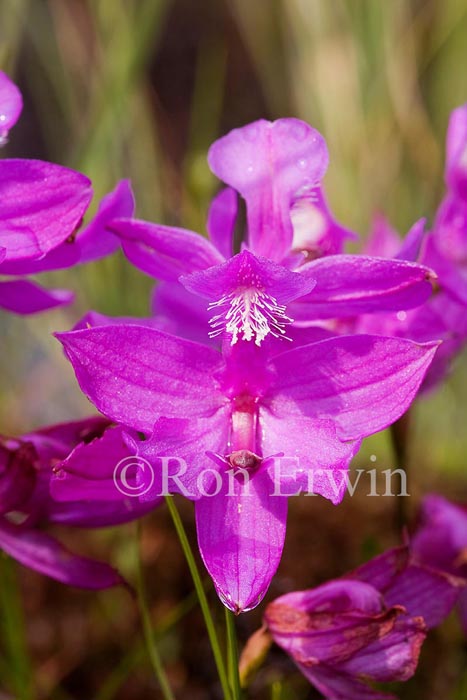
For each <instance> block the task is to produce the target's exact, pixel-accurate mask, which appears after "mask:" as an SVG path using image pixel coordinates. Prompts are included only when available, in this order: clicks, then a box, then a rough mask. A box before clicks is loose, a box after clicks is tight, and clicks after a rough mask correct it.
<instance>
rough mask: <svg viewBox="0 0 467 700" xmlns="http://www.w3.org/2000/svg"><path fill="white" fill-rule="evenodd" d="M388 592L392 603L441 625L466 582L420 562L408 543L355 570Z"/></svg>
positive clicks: (427, 622) (355, 574) (430, 623)
mask: <svg viewBox="0 0 467 700" xmlns="http://www.w3.org/2000/svg"><path fill="white" fill-rule="evenodd" d="M351 576H352V577H353V578H356V579H358V580H359V581H365V582H366V583H370V584H371V585H372V586H374V587H375V588H377V589H378V590H379V591H381V593H382V594H383V595H384V600H385V602H386V604H387V605H388V606H391V605H402V606H403V607H404V608H405V610H406V612H407V614H408V615H410V616H411V617H423V621H424V623H425V625H426V627H427V628H428V629H431V628H433V627H437V626H438V625H439V624H441V622H442V621H443V620H444V619H445V618H446V617H447V616H448V615H449V613H450V612H451V610H452V608H453V607H454V605H455V604H456V602H457V599H458V598H459V595H460V593H461V592H462V589H463V588H464V583H463V581H462V579H459V578H455V577H453V576H448V575H447V574H445V573H443V572H442V571H439V570H436V569H431V568H429V567H427V566H423V565H420V564H417V563H416V562H415V561H413V560H412V558H411V554H410V551H409V548H408V547H406V546H402V547H396V548H394V549H390V550H388V551H387V552H384V553H383V554H381V555H379V556H377V557H374V558H373V559H371V560H370V561H369V562H367V563H366V564H363V565H362V566H360V567H358V569H355V571H353V572H352V573H351Z"/></svg>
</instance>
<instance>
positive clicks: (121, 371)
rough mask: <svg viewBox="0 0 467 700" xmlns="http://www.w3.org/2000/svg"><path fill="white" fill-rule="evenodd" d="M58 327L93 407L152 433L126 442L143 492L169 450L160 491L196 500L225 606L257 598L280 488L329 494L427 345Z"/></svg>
mask: <svg viewBox="0 0 467 700" xmlns="http://www.w3.org/2000/svg"><path fill="white" fill-rule="evenodd" d="M58 338H59V340H60V341H61V342H62V343H63V345H64V347H65V351H66V354H67V356H68V358H69V359H70V361H71V362H72V364H73V367H74V369H75V372H76V375H77V378H78V381H79V383H80V386H81V388H82V390H83V391H84V393H85V394H86V395H87V396H88V398H89V399H90V400H91V401H92V402H93V403H94V404H95V405H96V407H97V408H98V409H99V410H100V411H101V412H102V413H104V414H105V415H107V416H108V417H109V418H111V419H112V420H114V421H116V422H117V423H120V424H122V425H126V426H129V427H130V428H132V429H133V430H136V431H140V432H142V433H143V434H145V435H146V436H147V437H150V439H149V440H146V441H142V442H140V443H139V444H138V442H137V441H135V442H134V447H135V449H138V450H139V453H140V455H141V456H143V457H144V458H145V459H147V460H149V461H150V462H151V463H152V464H153V466H154V469H155V477H156V481H155V487H154V490H153V492H152V493H151V494H148V498H151V497H152V498H155V497H156V496H159V495H160V494H161V493H163V492H164V488H162V487H161V482H162V481H163V479H164V474H163V470H162V462H161V458H164V457H173V458H175V473H174V472H173V471H172V472H170V474H167V478H168V489H167V490H168V492H178V493H182V494H183V495H185V496H187V497H189V498H193V499H195V500H196V518H197V528H198V541H199V546H200V550H201V553H202V556H203V558H204V561H205V564H206V566H207V569H208V571H209V573H210V574H211V576H212V578H213V580H214V583H215V585H216V588H217V591H218V593H219V595H220V597H221V599H222V600H223V602H224V603H225V605H227V606H228V607H230V608H231V609H233V610H235V611H237V612H238V611H241V610H247V609H249V608H252V607H254V606H255V605H257V604H258V603H259V601H260V600H261V598H262V597H263V596H264V594H265V592H266V590H267V588H268V586H269V583H270V580H271V578H272V576H273V575H274V572H275V570H276V568H277V565H278V563H279V560H280V556H281V552H282V547H283V542H284V536H285V524H286V512H287V495H294V494H295V493H296V492H297V490H300V489H303V490H309V491H312V492H314V493H318V494H321V495H322V496H324V497H325V498H329V499H330V500H332V501H333V502H334V503H338V502H339V501H340V500H341V499H342V497H343V494H344V491H345V474H346V471H347V467H348V464H349V461H350V459H351V458H352V456H353V455H354V454H355V452H356V450H357V449H358V446H359V442H360V440H361V439H362V438H363V437H364V436H366V435H370V434H372V433H375V432H377V431H379V430H382V429H383V428H385V427H386V426H387V425H389V424H390V423H392V422H393V421H395V420H396V419H397V418H398V417H399V416H400V415H401V414H402V413H404V411H405V410H406V409H407V408H408V406H409V405H410V402H411V401H412V400H413V397H414V396H415V393H416V392H417V390H418V387H419V385H420V382H421V381H422V379H423V376H424V374H425V372H426V370H427V368H428V366H429V364H430V362H431V359H432V357H433V355H434V353H435V351H436V345H435V344H428V345H425V346H419V345H416V344H414V343H412V342H410V341H406V340H399V339H393V338H376V337H372V336H348V337H344V338H336V339H330V340H326V341H323V342H320V343H315V344H311V345H306V346H302V347H297V348H295V349H294V350H290V351H289V352H285V353H282V354H276V355H273V354H271V355H269V354H268V352H267V347H266V346H264V347H263V346H262V347H257V346H256V345H254V344H250V343H247V342H245V341H241V342H239V343H237V344H236V345H234V346H232V347H231V349H230V351H229V352H228V353H226V354H224V355H221V354H220V353H219V352H217V351H215V350H214V349H211V348H209V347H206V346H203V345H200V344H198V343H194V342H190V341H187V340H184V339H181V338H177V337H175V336H171V335H168V334H166V333H163V332H161V331H158V330H155V329H153V328H144V327H142V326H135V325H125V324H123V325H118V326H102V327H97V328H90V329H85V330H79V331H72V332H69V333H62V334H58ZM278 455H283V458H281V461H280V464H279V466H280V469H279V472H278V471H277V460H276V459H274V457H277V456H278ZM180 460H182V462H180ZM183 463H184V464H185V471H184V470H183V468H182V469H180V465H181V464H183ZM173 466H174V465H172V467H173ZM239 468H240V473H239V474H238V475H237V477H238V478H237V477H236V478H234V479H233V482H232V483H230V482H229V479H228V472H229V470H232V469H233V470H234V471H235V470H237V469H239ZM245 474H246V475H247V476H248V477H250V478H248V479H247V480H246V479H245ZM204 477H207V482H206V483H204V482H203V479H204ZM63 483H64V484H65V480H64V481H63ZM212 484H214V491H215V495H214V496H212V497H211V496H208V495H206V490H207V492H208V493H210V494H212V493H213V490H212V488H211V487H212ZM159 487H161V490H158V489H159ZM56 488H57V489H59V488H60V484H59V483H57V485H56ZM229 488H231V489H232V491H231V493H230V495H228V493H229ZM277 489H279V491H277ZM55 493H57V492H56V491H55Z"/></svg>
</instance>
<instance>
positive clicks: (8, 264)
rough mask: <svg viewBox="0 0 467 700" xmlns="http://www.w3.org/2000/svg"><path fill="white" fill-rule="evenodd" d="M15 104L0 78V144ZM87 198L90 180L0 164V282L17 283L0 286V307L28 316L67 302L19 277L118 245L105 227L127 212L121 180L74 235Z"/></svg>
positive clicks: (20, 163) (41, 165)
mask: <svg viewBox="0 0 467 700" xmlns="http://www.w3.org/2000/svg"><path fill="white" fill-rule="evenodd" d="M21 104H22V103H21V95H20V93H19V90H18V88H17V87H16V86H15V85H14V84H13V83H12V82H11V81H10V80H9V78H7V76H5V74H4V73H0V139H1V137H2V134H4V132H5V130H7V129H9V128H11V127H12V126H13V125H14V123H15V122H16V120H17V118H18V116H19V113H20V109H21ZM2 116H3V117H4V119H3V120H2ZM2 121H3V125H4V128H2ZM91 197H92V188H91V182H90V180H89V179H88V178H87V177H86V176H85V175H82V174H81V173H79V172H76V171H74V170H71V169H69V168H65V167H63V166H61V165H55V164H53V163H47V162H44V161H39V160H27V159H3V160H0V276H3V275H5V276H11V275H13V276H15V277H16V278H18V277H20V279H13V280H7V281H0V308H3V309H6V310H7V311H13V312H14V313H19V314H30V313H36V312H38V311H43V310H45V309H49V308H52V307H54V306H58V305H61V304H67V303H69V302H70V301H71V300H72V298H73V294H72V293H71V292H69V291H67V290H63V289H58V290H52V291H49V290H46V289H44V288H43V287H41V286H39V285H38V284H37V283H35V282H32V281H30V280H26V279H23V277H24V276H25V275H34V274H37V273H39V272H45V271H48V270H59V269H63V268H68V267H71V266H72V265H77V264H80V263H85V262H89V261H91V260H97V259H99V258H101V257H104V256H106V255H109V254H110V253H112V252H114V251H115V250H116V249H117V248H118V247H119V245H120V244H119V240H118V238H117V237H116V236H114V235H113V234H112V233H110V232H109V231H108V230H107V228H106V225H107V223H108V222H109V221H110V220H112V219H113V218H114V217H121V216H131V215H132V214H133V211H134V201H133V195H132V192H131V188H130V185H129V182H128V181H126V180H122V181H121V182H120V183H119V184H118V185H117V187H116V188H115V189H114V191H113V192H111V193H110V194H108V195H107V196H106V197H104V198H103V199H102V202H101V204H100V206H99V209H98V212H97V214H96V215H95V217H94V218H93V219H92V221H91V222H90V223H89V224H88V225H87V226H86V227H85V228H84V229H83V230H82V231H81V232H80V233H79V235H77V232H78V229H79V228H80V226H81V223H82V220H83V216H84V214H85V212H86V210H87V209H88V207H89V204H90V201H91Z"/></svg>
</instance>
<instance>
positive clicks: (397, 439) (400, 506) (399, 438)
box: [389, 409, 411, 532]
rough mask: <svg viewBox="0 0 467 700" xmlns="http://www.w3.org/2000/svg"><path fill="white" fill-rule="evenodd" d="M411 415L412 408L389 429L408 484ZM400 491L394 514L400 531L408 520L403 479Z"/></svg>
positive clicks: (394, 451)
mask: <svg viewBox="0 0 467 700" xmlns="http://www.w3.org/2000/svg"><path fill="white" fill-rule="evenodd" d="M410 427H411V416H410V409H409V411H407V412H406V413H404V415H403V416H401V417H400V418H399V420H397V421H396V422H395V423H393V424H392V425H391V427H390V429H389V432H390V435H391V444H392V450H393V453H394V457H395V459H396V465H395V466H396V469H403V470H404V472H405V479H406V481H407V484H408V479H409V476H410V469H409V466H410V465H409V447H410V445H409V443H410ZM399 486H400V491H399V495H398V496H396V510H395V514H394V519H395V527H396V531H397V532H400V531H401V530H402V529H403V528H404V527H405V526H406V525H407V521H408V515H409V514H408V500H409V499H408V498H407V497H405V496H401V495H400V494H401V493H402V486H403V481H402V478H400V480H399Z"/></svg>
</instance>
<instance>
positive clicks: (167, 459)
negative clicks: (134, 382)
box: [135, 405, 231, 500]
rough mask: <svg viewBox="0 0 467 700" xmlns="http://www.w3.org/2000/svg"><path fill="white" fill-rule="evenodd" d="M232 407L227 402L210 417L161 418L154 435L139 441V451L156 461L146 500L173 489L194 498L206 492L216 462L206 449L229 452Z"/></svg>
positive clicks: (186, 496)
mask: <svg viewBox="0 0 467 700" xmlns="http://www.w3.org/2000/svg"><path fill="white" fill-rule="evenodd" d="M230 411H231V409H230V406H228V405H227V406H224V407H222V408H220V409H219V410H218V411H216V413H215V414H214V415H211V416H208V417H207V418H204V417H203V418H191V419H186V420H185V419H176V418H159V420H158V421H157V422H156V424H155V426H154V432H153V433H152V435H151V437H150V439H149V440H146V441H140V442H138V443H136V442H135V448H136V450H137V453H138V455H139V456H141V457H143V458H144V459H146V460H147V461H148V462H149V463H150V464H151V465H152V469H153V473H154V483H153V485H152V488H151V489H150V490H149V489H148V490H147V491H146V492H145V493H144V495H143V497H142V500H149V499H154V498H155V497H157V496H161V495H168V494H169V493H180V494H181V495H182V496H185V498H190V499H198V498H201V497H202V496H203V495H204V492H203V490H200V489H204V491H205V490H206V489H208V484H207V483H206V480H205V479H204V478H203V473H204V476H208V477H209V475H210V474H209V470H212V466H213V465H212V463H211V460H210V459H209V457H207V456H206V453H207V452H214V453H218V454H222V455H223V454H225V452H226V450H227V445H228V441H229V430H230ZM206 470H207V471H206ZM211 477H212V473H211ZM213 478H214V477H213ZM210 481H212V478H211V479H210ZM208 490H209V489H208Z"/></svg>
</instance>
